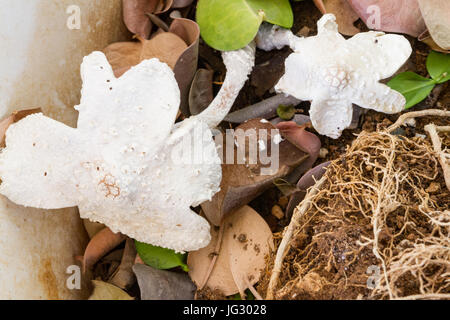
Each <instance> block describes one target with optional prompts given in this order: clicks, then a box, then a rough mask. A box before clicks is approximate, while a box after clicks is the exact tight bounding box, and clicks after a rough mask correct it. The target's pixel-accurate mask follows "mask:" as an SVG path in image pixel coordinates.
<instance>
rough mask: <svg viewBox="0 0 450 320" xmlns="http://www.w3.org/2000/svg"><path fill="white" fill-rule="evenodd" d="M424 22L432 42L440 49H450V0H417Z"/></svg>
mask: <svg viewBox="0 0 450 320" xmlns="http://www.w3.org/2000/svg"><path fill="white" fill-rule="evenodd" d="M418 1H419V6H420V11H421V12H422V16H423V19H424V20H425V24H426V26H427V27H428V31H429V32H430V35H431V37H432V38H433V40H434V42H435V43H436V44H437V45H438V46H439V47H440V48H441V50H439V51H441V52H442V50H450V1H448V0H418Z"/></svg>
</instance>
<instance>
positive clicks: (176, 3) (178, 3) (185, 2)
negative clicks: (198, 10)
mask: <svg viewBox="0 0 450 320" xmlns="http://www.w3.org/2000/svg"><path fill="white" fill-rule="evenodd" d="M192 2H194V0H173V4H172V8H185V7H187V6H190V5H191V4H192Z"/></svg>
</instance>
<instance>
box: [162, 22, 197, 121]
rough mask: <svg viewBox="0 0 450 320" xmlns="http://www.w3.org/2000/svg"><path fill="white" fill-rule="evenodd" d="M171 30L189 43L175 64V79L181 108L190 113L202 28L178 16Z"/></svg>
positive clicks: (186, 114)
mask: <svg viewBox="0 0 450 320" xmlns="http://www.w3.org/2000/svg"><path fill="white" fill-rule="evenodd" d="M169 32H171V33H173V34H176V35H177V36H179V37H180V38H181V39H183V40H184V42H185V43H186V44H187V45H188V47H187V49H186V50H185V51H184V52H183V53H182V54H181V56H180V58H179V59H178V61H177V63H176V64H175V68H174V70H173V71H174V72H175V79H176V80H177V82H178V86H179V87H180V94H181V102H180V109H181V112H182V113H183V114H184V115H185V116H188V115H189V89H190V88H191V83H192V80H193V79H194V75H195V72H196V71H197V64H198V48H199V42H200V28H199V26H198V24H197V23H196V22H195V21H192V20H189V19H184V18H177V19H174V21H173V22H172V24H171V25H170V28H169Z"/></svg>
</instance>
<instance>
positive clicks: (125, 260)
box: [109, 238, 137, 289]
mask: <svg viewBox="0 0 450 320" xmlns="http://www.w3.org/2000/svg"><path fill="white" fill-rule="evenodd" d="M136 254H137V252H136V247H135V245H134V240H133V239H130V238H128V239H127V241H126V242H125V250H124V251H123V256H122V260H121V262H120V265H119V267H118V268H117V272H116V273H115V274H114V276H113V277H112V279H111V280H110V281H109V283H111V284H113V285H115V286H117V287H119V288H121V289H128V288H129V287H131V286H132V285H133V284H134V282H135V281H136V277H135V275H134V272H133V265H134V261H135V258H136Z"/></svg>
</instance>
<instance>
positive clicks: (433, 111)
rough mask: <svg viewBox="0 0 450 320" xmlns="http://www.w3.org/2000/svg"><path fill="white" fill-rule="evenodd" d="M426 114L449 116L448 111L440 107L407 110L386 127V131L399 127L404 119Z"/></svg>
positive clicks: (403, 122)
mask: <svg viewBox="0 0 450 320" xmlns="http://www.w3.org/2000/svg"><path fill="white" fill-rule="evenodd" d="M426 116H438V117H450V111H447V110H441V109H427V110H422V111H414V112H408V113H404V114H402V115H401V116H400V117H398V119H397V121H396V122H395V123H394V124H393V125H392V126H390V127H389V128H387V132H389V133H390V132H392V131H394V130H395V129H397V128H399V127H401V126H402V125H404V124H405V122H406V120H408V119H413V118H419V117H426Z"/></svg>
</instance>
